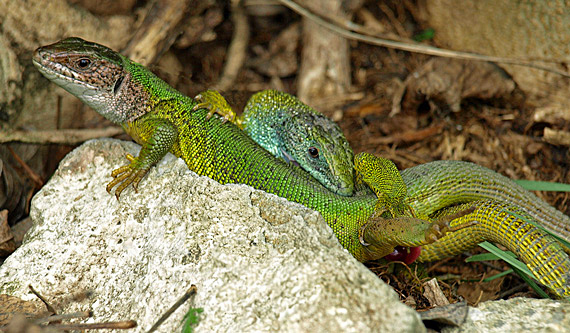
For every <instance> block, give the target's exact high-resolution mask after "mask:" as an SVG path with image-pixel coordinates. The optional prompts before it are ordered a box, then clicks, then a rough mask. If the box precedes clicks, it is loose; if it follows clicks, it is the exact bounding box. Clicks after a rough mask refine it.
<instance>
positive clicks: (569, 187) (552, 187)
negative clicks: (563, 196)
mask: <svg viewBox="0 0 570 333" xmlns="http://www.w3.org/2000/svg"><path fill="white" fill-rule="evenodd" d="M514 181H515V183H517V184H519V185H520V186H522V187H524V188H525V189H527V190H529V191H551V192H570V184H564V183H555V182H543V181H537V180H526V179H515V180H514Z"/></svg>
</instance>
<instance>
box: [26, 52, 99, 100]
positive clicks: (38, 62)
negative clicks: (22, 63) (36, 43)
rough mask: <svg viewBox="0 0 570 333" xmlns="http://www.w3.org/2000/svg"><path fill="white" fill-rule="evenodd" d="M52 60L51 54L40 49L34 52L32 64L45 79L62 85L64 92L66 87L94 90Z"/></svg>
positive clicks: (65, 67)
mask: <svg viewBox="0 0 570 333" xmlns="http://www.w3.org/2000/svg"><path fill="white" fill-rule="evenodd" d="M54 59H55V56H54V55H53V54H52V53H51V52H49V51H46V50H44V49H43V48H41V47H40V48H39V49H37V50H36V51H35V52H34V55H33V58H32V63H33V64H34V66H36V68H37V69H38V70H39V71H40V72H41V73H42V74H43V75H44V76H45V77H46V78H48V79H50V80H53V81H56V82H59V83H62V87H63V88H64V89H66V90H67V87H68V86H75V87H77V86H82V87H84V88H85V90H90V89H96V87H95V86H93V85H91V84H89V83H88V82H85V80H81V79H79V78H77V76H78V74H77V73H76V72H74V71H72V70H71V69H70V68H69V67H67V66H65V65H62V64H60V63H59V62H57V61H55V60H54Z"/></svg>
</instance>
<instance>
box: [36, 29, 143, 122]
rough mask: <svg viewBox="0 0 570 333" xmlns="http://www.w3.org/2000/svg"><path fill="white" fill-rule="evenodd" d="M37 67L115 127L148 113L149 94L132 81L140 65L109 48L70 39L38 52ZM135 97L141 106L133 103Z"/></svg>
mask: <svg viewBox="0 0 570 333" xmlns="http://www.w3.org/2000/svg"><path fill="white" fill-rule="evenodd" d="M33 63H34V65H35V66H36V67H37V68H38V70H39V71H40V72H41V73H42V74H43V75H44V76H45V77H46V78H48V79H49V80H51V81H52V82H54V83H55V84H57V85H59V86H60V87H62V88H63V89H65V90H67V91H68V92H70V93H71V94H73V95H75V96H76V97H77V98H79V99H80V100H81V101H83V102H84V103H85V104H87V105H89V106H90V107H91V108H93V109H94V110H95V111H97V112H98V113H100V114H101V115H103V116H104V117H105V118H107V119H109V120H111V121H113V122H115V123H124V122H126V121H130V120H134V119H136V118H137V117H139V116H140V115H142V114H144V113H145V112H146V107H147V103H146V100H148V98H147V99H146V100H145V96H146V95H145V91H144V89H143V87H142V85H141V84H138V85H137V83H136V82H134V80H132V76H133V70H132V68H135V67H136V66H140V65H138V64H136V63H134V62H131V61H130V60H129V59H127V58H125V57H123V56H122V55H120V54H119V53H117V52H115V51H113V50H111V49H110V48H108V47H106V46H103V45H100V44H96V43H92V42H88V41H85V40H83V39H81V38H77V37H70V38H66V39H63V40H61V41H59V42H57V43H54V44H51V45H47V46H43V47H40V48H38V49H37V50H36V51H35V52H34V56H33ZM140 67H142V66H140ZM133 94H134V95H133ZM132 96H137V98H138V101H134V102H138V104H137V103H133V101H131V100H129V99H132V98H133V97H132Z"/></svg>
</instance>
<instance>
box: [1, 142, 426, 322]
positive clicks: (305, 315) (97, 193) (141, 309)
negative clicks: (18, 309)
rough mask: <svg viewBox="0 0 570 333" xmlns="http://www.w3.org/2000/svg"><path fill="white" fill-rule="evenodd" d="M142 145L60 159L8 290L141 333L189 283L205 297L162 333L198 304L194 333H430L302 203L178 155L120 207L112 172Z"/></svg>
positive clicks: (7, 278) (95, 148)
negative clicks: (191, 166) (197, 169)
mask: <svg viewBox="0 0 570 333" xmlns="http://www.w3.org/2000/svg"><path fill="white" fill-rule="evenodd" d="M137 147H138V146H136V145H134V144H130V143H125V142H120V141H117V140H110V139H107V140H97V141H91V142H88V143H86V144H84V145H83V146H81V147H79V148H78V149H76V150H75V151H73V152H72V153H71V154H69V155H68V156H67V157H66V158H65V159H64V160H63V161H62V162H61V164H60V167H59V169H58V170H57V172H56V173H55V175H54V176H53V177H52V179H51V180H50V181H49V183H48V184H47V185H45V186H44V188H43V189H42V190H41V191H40V192H39V193H38V194H37V195H36V196H35V198H34V200H33V203H32V211H31V216H32V218H33V220H34V223H35V226H34V227H33V228H32V229H31V230H30V232H29V233H28V235H27V236H26V239H25V241H24V244H23V245H22V247H20V248H19V249H18V250H17V251H16V252H15V253H14V254H13V255H12V256H10V257H9V258H8V259H7V260H6V262H5V263H4V264H3V266H2V267H0V293H7V294H10V295H14V296H18V297H22V298H24V299H27V300H31V299H35V297H34V296H32V295H30V294H29V292H28V287H27V286H28V285H29V284H31V285H33V286H34V287H35V289H36V290H38V291H39V292H40V293H41V294H42V295H44V296H45V297H47V299H48V300H50V301H51V302H52V304H54V305H55V307H56V309H57V310H58V311H59V312H60V313H62V312H67V313H69V312H73V311H79V310H92V311H93V312H94V318H93V320H92V321H113V320H126V319H134V320H136V321H137V322H138V324H139V326H138V328H137V329H136V330H135V331H136V332H141V331H146V330H148V329H149V328H150V326H151V325H152V324H153V323H154V322H155V321H156V320H157V319H158V318H159V317H160V315H161V314H162V313H163V312H164V311H166V309H168V308H169V307H170V306H171V305H172V304H173V303H174V302H175V301H176V300H177V299H178V298H179V297H180V296H181V295H182V294H183V293H184V292H185V291H186V290H187V289H188V288H189V287H190V285H191V284H195V285H196V286H197V287H198V293H197V294H196V296H195V297H194V298H193V299H191V300H190V301H189V302H187V303H186V304H184V305H183V306H182V307H181V308H179V309H178V310H177V311H176V312H175V313H174V314H173V316H171V317H170V318H169V319H168V320H167V322H165V323H164V324H163V325H162V326H161V327H160V329H159V331H160V332H180V327H181V322H182V318H183V315H184V314H185V313H186V311H187V310H188V309H189V308H190V307H195V308H196V307H197V308H203V309H204V312H203V313H202V314H201V315H200V322H199V324H198V326H197V327H196V330H197V331H198V332H210V331H223V332H226V331H235V332H242V331H282V332H291V331H293V332H298V331H331V332H351V331H352V332H356V331H359V332H370V331H379V332H390V331H392V332H422V331H425V328H424V326H423V324H422V322H421V321H420V319H419V316H418V315H417V314H416V313H415V312H414V311H413V310H412V309H410V308H408V307H406V306H405V305H403V304H402V303H400V302H399V300H398V298H397V296H396V294H395V292H394V291H393V290H392V289H391V288H390V287H388V286H387V285H385V284H384V283H383V282H382V281H381V280H380V279H378V278H377V277H376V276H374V274H372V273H371V272H370V271H368V270H367V269H366V268H365V267H364V266H363V265H361V264H360V263H358V262H357V261H356V260H355V259H354V258H353V257H352V256H350V254H349V253H348V252H346V251H345V250H344V249H342V248H341V246H340V245H339V243H338V242H337V240H336V238H335V236H334V235H333V233H332V231H331V229H330V228H329V227H328V226H326V224H325V222H324V221H323V219H322V217H321V216H320V214H318V213H316V212H314V211H312V210H309V209H307V208H305V207H303V206H300V205H297V204H294V203H290V202H288V201H286V200H284V199H282V198H278V197H276V196H273V195H269V194H266V193H264V192H261V191H258V190H254V189H252V188H250V187H248V186H244V185H225V186H224V185H220V184H219V183H217V182H215V181H213V180H211V179H209V178H206V177H199V176H197V175H196V174H195V173H193V172H190V171H189V170H188V169H187V168H186V165H185V164H184V163H183V162H182V160H180V159H176V158H174V157H173V156H171V155H169V156H167V158H165V159H164V160H163V161H162V162H161V163H159V165H158V166H157V167H155V168H153V169H152V171H150V173H149V174H148V175H147V176H146V177H145V179H143V181H142V182H141V184H140V186H139V192H138V193H135V192H134V191H133V190H132V189H128V190H126V191H125V192H124V193H123V195H122V196H121V200H120V201H117V200H116V199H115V197H114V196H112V195H109V194H108V193H107V192H106V191H105V185H106V184H107V183H108V182H109V180H110V176H109V174H110V171H111V170H112V169H115V168H117V167H119V166H121V165H123V164H124V163H125V161H126V160H125V159H124V154H125V152H126V151H128V152H130V153H137V149H138V148H137ZM84 291H90V292H91V294H90V296H89V297H87V298H84V299H79V300H71V299H72V297H71V296H72V295H75V294H78V293H81V292H84Z"/></svg>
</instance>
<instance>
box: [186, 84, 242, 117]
mask: <svg viewBox="0 0 570 333" xmlns="http://www.w3.org/2000/svg"><path fill="white" fill-rule="evenodd" d="M194 99H195V100H196V101H198V102H199V103H198V104H196V105H194V107H193V108H192V111H196V110H199V109H207V110H208V114H207V115H206V119H210V118H211V117H212V116H213V115H214V114H216V113H217V114H218V115H220V116H221V117H222V122H223V123H225V122H227V121H229V122H231V123H233V122H235V118H236V113H235V112H234V111H233V110H232V107H231V106H230V105H229V104H228V102H227V101H226V99H225V98H224V97H223V96H222V95H220V93H219V92H217V91H215V90H206V91H204V92H202V93H200V94H198V95H196V97H194Z"/></svg>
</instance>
